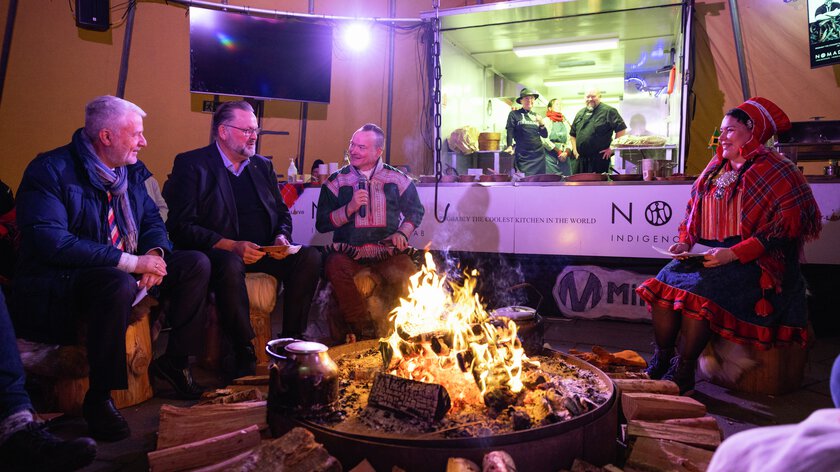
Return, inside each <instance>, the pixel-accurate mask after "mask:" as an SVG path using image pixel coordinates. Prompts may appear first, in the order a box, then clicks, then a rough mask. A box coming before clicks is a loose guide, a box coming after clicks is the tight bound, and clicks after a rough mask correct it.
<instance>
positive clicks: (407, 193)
mask: <svg viewBox="0 0 840 472" xmlns="http://www.w3.org/2000/svg"><path fill="white" fill-rule="evenodd" d="M359 175H360V174H359V173H358V171H357V170H356V169H355V168H354V167H353V166H350V165H346V166H344V167H342V168H341V169H339V170H338V172H335V173H333V174H332V175H330V177H329V179H327V182H326V183H324V185H323V186H322V187H321V195H320V197H319V198H318V212H317V217H316V220H315V227H316V228H317V229H318V231H320V232H321V233H326V232H329V231H333V232H334V234H333V242H334V243H344V244H349V245H351V246H357V247H360V246H363V245H365V244H370V243H378V242H379V241H382V240H383V239H385V238H387V237H389V236H391V235H392V234H394V233H396V232H397V231H399V232H401V233H402V234H403V235H405V237H406V239H408V238H409V237H410V236H411V234H412V233H413V232H414V230H415V229H416V228H417V227H418V226H420V222H421V221H422V220H423V213H424V212H425V209H424V208H423V204H422V203H421V202H420V196H419V195H418V194H417V188H415V187H414V183H413V182H412V181H411V179H410V178H408V176H406V175H405V174H403V173H402V172H400V171H399V170H397V169H395V168H393V167H391V166H389V165H388V164H385V163H383V162H382V161H381V160H380V161H379V162H377V164H376V167H375V168H374V170H373V174H372V175H371V178H370V180H369V181H368V183H367V189H368V192H369V193H370V203H369V204H368V205H367V209H366V214H365V216H364V218H363V217H361V216H360V215H359V213H360V212H358V211H357V212H356V213H354V214H353V215H351V216H350V217H348V216H347V212H346V207H347V204H348V203H349V202H350V200H351V199H352V198H353V191H354V190H356V189H357V188H358V187H359Z"/></svg>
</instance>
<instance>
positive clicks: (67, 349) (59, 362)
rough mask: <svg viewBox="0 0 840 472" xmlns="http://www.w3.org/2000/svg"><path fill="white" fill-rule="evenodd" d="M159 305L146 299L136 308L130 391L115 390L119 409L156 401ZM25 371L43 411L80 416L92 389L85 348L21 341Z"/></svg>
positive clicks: (129, 336) (129, 337) (128, 339)
mask: <svg viewBox="0 0 840 472" xmlns="http://www.w3.org/2000/svg"><path fill="white" fill-rule="evenodd" d="M156 304H157V302H156V301H155V300H154V299H152V298H150V297H146V298H145V299H144V300H143V301H141V302H140V303H139V304H137V306H135V307H134V308H133V309H132V316H131V318H132V321H131V323H130V324H129V325H128V328H127V329H126V332H125V349H126V354H125V355H126V364H127V370H128V388H127V389H126V390H113V391H112V392H111V396H112V398H113V399H114V404H115V405H116V407H117V408H125V407H128V406H132V405H136V404H138V403H142V402H144V401H146V400H148V399H149V398H152V396H153V392H152V386H151V384H150V383H149V372H148V370H149V363H150V362H151V361H152V358H153V353H152V339H151V331H150V329H149V310H150V309H151V308H152V307H153V306H155V305H156ZM18 350H19V351H20V353H21V360H22V361H23V367H24V371H25V372H26V374H27V376H29V377H30V379H31V380H33V381H34V382H36V383H37V384H38V385H40V387H41V388H40V394H41V397H42V398H41V400H42V401H43V402H44V405H43V408H46V409H48V410H50V411H61V412H64V413H67V414H70V415H80V414H81V412H82V402H83V401H84V398H85V393H87V390H88V385H89V382H88V373H89V367H88V362H87V351H86V349H85V348H84V346H79V345H72V346H58V345H47V344H41V343H34V342H31V341H26V340H23V339H19V340H18Z"/></svg>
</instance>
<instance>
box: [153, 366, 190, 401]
mask: <svg viewBox="0 0 840 472" xmlns="http://www.w3.org/2000/svg"><path fill="white" fill-rule="evenodd" d="M149 373H150V374H151V375H152V376H153V377H157V378H159V379H161V380H165V381H166V382H167V383H169V385H171V386H172V388H173V389H174V390H175V393H176V394H177V395H178V398H181V399H183V400H197V399H198V398H200V397H201V394H202V393H204V387H202V386H200V385H198V384H197V383H195V380H193V376H192V372H191V371H190V368H189V367H186V368H183V369H182V368H179V367H178V366H176V365H175V364H174V363H173V362H172V360H171V359H169V358H168V357H166V356H165V355H163V356H160V357H158V358H157V359H155V360H153V361H152V364H151V365H150V366H149Z"/></svg>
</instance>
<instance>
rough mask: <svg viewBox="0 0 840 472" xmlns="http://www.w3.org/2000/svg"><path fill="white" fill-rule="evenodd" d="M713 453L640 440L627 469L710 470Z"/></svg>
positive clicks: (657, 441) (669, 443) (675, 443)
mask: <svg viewBox="0 0 840 472" xmlns="http://www.w3.org/2000/svg"><path fill="white" fill-rule="evenodd" d="M711 460H712V451H707V450H705V449H700V448H697V447H692V446H689V445H686V444H682V443H678V442H673V441H664V440H661V439H652V438H639V439H637V440H636V443H635V444H634V445H633V450H632V451H631V452H630V457H629V458H628V459H627V463H626V464H625V468H626V469H631V468H632V469H633V470H637V469H638V470H668V471H675V472H698V471H703V470H706V469H708V468H709V462H711Z"/></svg>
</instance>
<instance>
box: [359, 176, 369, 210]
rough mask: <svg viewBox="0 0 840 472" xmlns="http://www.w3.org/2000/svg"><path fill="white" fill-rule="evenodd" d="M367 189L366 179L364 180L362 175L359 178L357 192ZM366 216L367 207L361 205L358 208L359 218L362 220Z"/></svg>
mask: <svg viewBox="0 0 840 472" xmlns="http://www.w3.org/2000/svg"><path fill="white" fill-rule="evenodd" d="M366 188H367V179H365V176H364V175H360V176H359V190H365V189H366ZM365 215H367V205H362V206H360V207H359V216H360V217H362V218H364V217H365Z"/></svg>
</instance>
